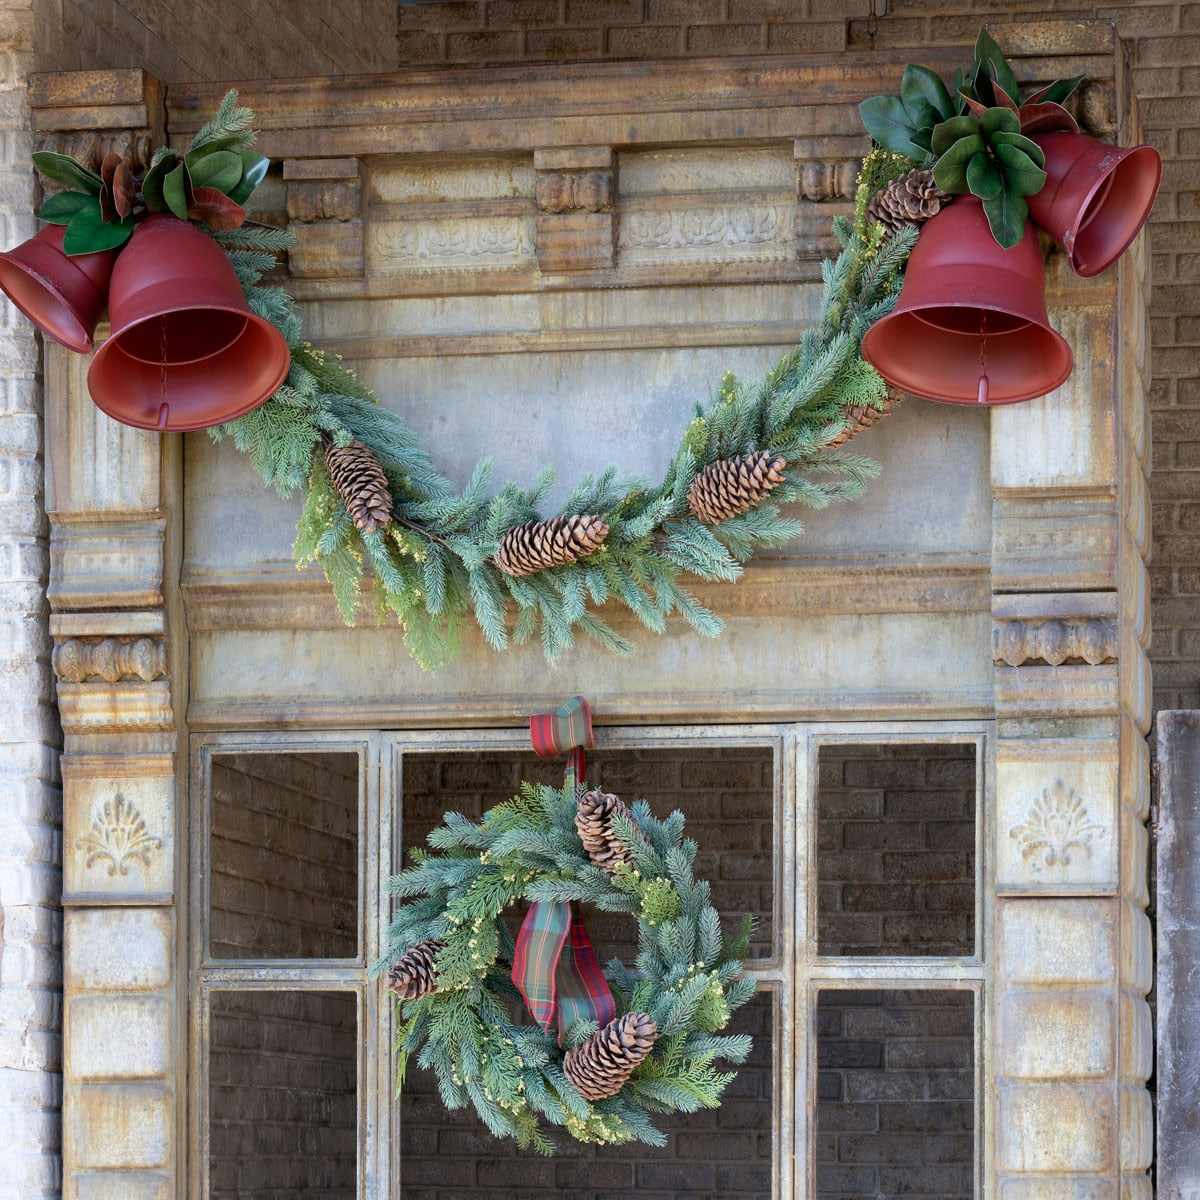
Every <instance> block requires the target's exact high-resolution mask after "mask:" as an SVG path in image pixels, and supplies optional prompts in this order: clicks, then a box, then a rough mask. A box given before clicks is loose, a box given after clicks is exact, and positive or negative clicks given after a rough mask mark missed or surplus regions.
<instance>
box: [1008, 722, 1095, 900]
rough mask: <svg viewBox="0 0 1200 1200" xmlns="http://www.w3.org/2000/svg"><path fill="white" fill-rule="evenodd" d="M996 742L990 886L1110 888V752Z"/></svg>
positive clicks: (1057, 744)
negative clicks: (993, 866)
mask: <svg viewBox="0 0 1200 1200" xmlns="http://www.w3.org/2000/svg"><path fill="white" fill-rule="evenodd" d="M1013 751H1015V753H1010V752H1009V747H1008V746H1007V745H1006V743H1004V742H1003V741H1002V742H1001V743H1000V745H999V747H998V748H997V752H996V754H997V762H996V805H995V814H996V816H995V821H996V826H995V838H996V842H995V845H996V885H997V887H999V888H1002V889H1011V890H1020V891H1041V890H1046V889H1056V890H1065V889H1071V890H1078V889H1080V888H1088V889H1091V888H1105V889H1108V888H1111V889H1114V890H1115V889H1116V887H1117V882H1118V879H1117V871H1118V867H1117V840H1118V839H1117V809H1118V803H1117V801H1118V796H1117V773H1118V765H1117V758H1116V748H1115V746H1113V747H1112V748H1111V753H1109V747H1108V746H1103V747H1101V746H1096V745H1087V746H1080V745H1072V744H1071V743H1061V742H1044V743H1036V744H1035V748H1034V747H1031V746H1030V744H1029V743H1023V744H1022V745H1021V746H1020V747H1019V748H1017V747H1014V748H1013Z"/></svg>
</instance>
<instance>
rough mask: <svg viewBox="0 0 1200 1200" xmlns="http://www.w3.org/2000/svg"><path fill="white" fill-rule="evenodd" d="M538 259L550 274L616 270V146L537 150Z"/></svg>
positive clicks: (535, 168) (534, 162)
mask: <svg viewBox="0 0 1200 1200" xmlns="http://www.w3.org/2000/svg"><path fill="white" fill-rule="evenodd" d="M533 168H534V172H535V174H536V181H535V184H534V199H535V201H536V204H537V257H538V265H539V266H540V267H541V269H542V272H543V273H544V274H557V273H559V272H562V271H585V270H596V269H606V268H609V267H611V266H612V265H613V208H614V207H615V204H616V172H615V167H614V162H613V152H612V148H611V147H610V146H577V147H572V148H571V149H565V150H537V151H535V152H534V156H533Z"/></svg>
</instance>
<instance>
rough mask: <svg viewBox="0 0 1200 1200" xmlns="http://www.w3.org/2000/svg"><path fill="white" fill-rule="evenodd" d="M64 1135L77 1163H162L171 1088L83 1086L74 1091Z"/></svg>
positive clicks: (168, 1147) (168, 1149) (168, 1138)
mask: <svg viewBox="0 0 1200 1200" xmlns="http://www.w3.org/2000/svg"><path fill="white" fill-rule="evenodd" d="M68 1114H69V1115H68V1117H67V1122H66V1125H67V1128H66V1129H64V1133H63V1138H64V1141H66V1142H68V1143H69V1144H70V1146H71V1148H72V1151H73V1153H71V1161H72V1162H74V1163H75V1165H77V1166H78V1167H80V1168H82V1169H84V1170H88V1169H102V1168H106V1167H108V1168H112V1167H135V1168H154V1167H165V1166H167V1165H168V1164H169V1163H170V1161H171V1153H172V1140H173V1139H172V1131H173V1129H174V1125H175V1112H174V1102H173V1097H172V1093H171V1090H170V1089H169V1088H166V1087H162V1086H160V1085H157V1084H85V1085H82V1086H80V1087H77V1088H75V1089H74V1090H73V1092H72V1100H71V1105H70V1108H69V1110H68Z"/></svg>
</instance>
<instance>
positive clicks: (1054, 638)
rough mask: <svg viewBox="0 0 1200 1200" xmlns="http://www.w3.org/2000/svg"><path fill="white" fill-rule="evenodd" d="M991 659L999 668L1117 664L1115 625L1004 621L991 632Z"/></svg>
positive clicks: (1094, 620)
mask: <svg viewBox="0 0 1200 1200" xmlns="http://www.w3.org/2000/svg"><path fill="white" fill-rule="evenodd" d="M992 659H993V661H994V662H995V663H996V664H997V665H998V666H1009V667H1021V666H1025V665H1026V664H1034V663H1046V664H1048V665H1049V666H1052V667H1058V666H1062V664H1063V663H1072V662H1075V663H1088V664H1089V665H1090V666H1098V665H1099V664H1100V663H1106V662H1116V660H1117V623H1116V621H1115V620H1112V619H1110V618H1107V617H1097V618H1091V619H1087V620H1061V621H1060V620H1049V621H1029V620H1004V621H997V622H996V623H995V625H994V626H993V629H992Z"/></svg>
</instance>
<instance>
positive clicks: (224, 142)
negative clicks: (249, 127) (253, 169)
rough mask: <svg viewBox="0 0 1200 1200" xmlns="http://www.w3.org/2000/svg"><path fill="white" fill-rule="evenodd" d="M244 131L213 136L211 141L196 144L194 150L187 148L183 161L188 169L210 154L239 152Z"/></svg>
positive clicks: (244, 140)
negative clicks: (217, 136)
mask: <svg viewBox="0 0 1200 1200" xmlns="http://www.w3.org/2000/svg"><path fill="white" fill-rule="evenodd" d="M246 137H247V135H246V133H244V132H243V133H234V134H231V135H230V136H229V137H223V138H214V139H213V141H211V142H205V143H204V145H203V146H198V147H196V149H194V150H189V151H188V152H187V153H186V154H185V155H184V156H183V161H184V162H185V163H187V165H188V169H189V170H191V169H192V168H193V167H195V166H196V165H197V164H198V163H199V162H201V161H202V160H204V159H206V158H208V157H209V155H211V154H228V153H229V152H231V151H232V152H233V153H234V154H240V153H241V149H242V147H243V146H244V145H245V144H246Z"/></svg>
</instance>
